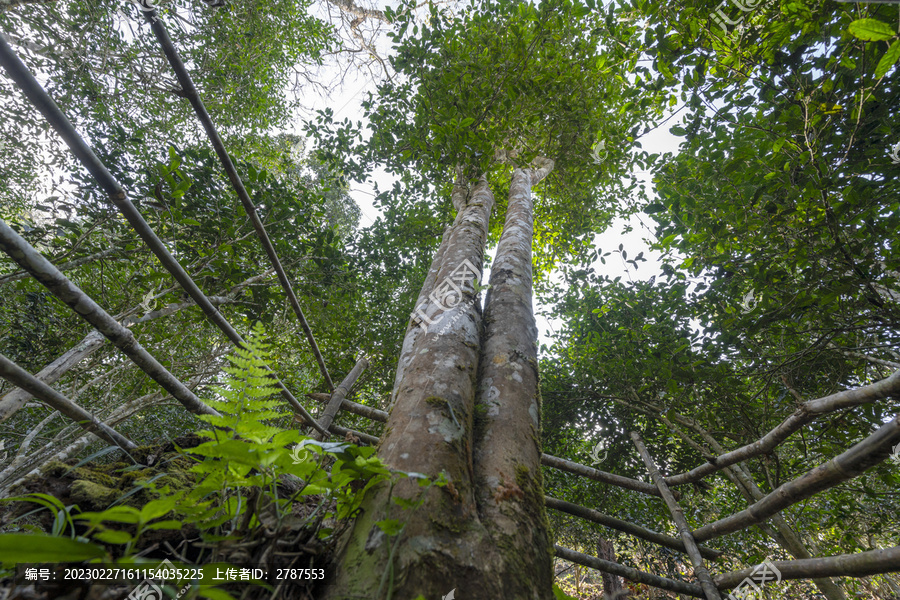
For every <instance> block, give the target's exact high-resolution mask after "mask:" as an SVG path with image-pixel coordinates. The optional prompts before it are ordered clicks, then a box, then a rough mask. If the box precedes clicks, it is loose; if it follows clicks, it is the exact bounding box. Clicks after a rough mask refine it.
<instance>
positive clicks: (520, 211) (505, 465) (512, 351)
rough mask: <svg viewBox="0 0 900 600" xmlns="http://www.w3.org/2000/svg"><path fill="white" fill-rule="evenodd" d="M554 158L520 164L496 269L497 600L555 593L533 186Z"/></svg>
mask: <svg viewBox="0 0 900 600" xmlns="http://www.w3.org/2000/svg"><path fill="white" fill-rule="evenodd" d="M552 168H553V163H552V162H551V161H548V162H547V164H545V165H544V166H543V167H542V168H540V169H516V170H515V171H514V172H513V177H512V182H511V184H510V189H509V204H508V206H507V209H506V224H505V226H504V228H503V235H502V236H501V238H500V245H499V246H498V248H497V257H496V260H495V261H494V264H493V265H492V267H491V287H490V289H489V290H488V296H487V301H486V302H485V313H484V343H483V350H482V359H481V361H480V362H481V370H480V373H479V378H478V396H477V399H476V411H477V413H476V414H477V417H476V423H477V426H476V441H475V443H476V446H475V460H474V463H475V481H476V501H477V504H478V516H479V518H480V519H481V522H482V523H483V524H484V525H485V527H487V529H488V531H489V532H490V535H491V539H492V540H493V542H494V544H495V545H496V546H497V548H498V549H500V553H499V556H498V557H497V558H498V560H499V561H500V563H501V564H500V565H499V566H498V567H495V569H494V574H495V577H496V579H497V581H498V582H499V583H500V584H501V585H502V593H500V594H496V595H491V596H483V597H491V598H504V599H509V598H523V599H524V598H544V597H552V587H553V567H552V562H553V546H552V544H551V543H550V539H549V537H548V529H549V527H548V523H547V516H546V512H545V509H544V489H543V483H542V477H541V425H540V417H541V398H540V390H539V376H538V364H537V326H536V325H535V321H534V311H533V309H532V302H531V295H532V294H531V292H532V285H531V279H532V277H531V244H532V238H533V231H534V216H533V207H532V201H531V186H532V185H533V184H534V183H537V182H538V181H540V180H541V179H543V178H544V177H545V176H546V175H547V173H549V172H550V169H552Z"/></svg>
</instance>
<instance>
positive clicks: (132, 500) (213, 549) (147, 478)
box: [0, 435, 336, 600]
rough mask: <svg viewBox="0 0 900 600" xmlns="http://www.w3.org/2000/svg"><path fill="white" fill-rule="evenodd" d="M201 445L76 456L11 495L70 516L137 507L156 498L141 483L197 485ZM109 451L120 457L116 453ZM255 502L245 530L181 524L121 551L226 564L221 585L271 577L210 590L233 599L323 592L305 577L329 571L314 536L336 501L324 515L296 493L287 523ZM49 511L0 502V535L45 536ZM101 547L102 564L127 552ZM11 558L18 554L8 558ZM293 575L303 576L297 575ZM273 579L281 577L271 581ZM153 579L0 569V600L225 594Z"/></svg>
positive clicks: (236, 523) (284, 488)
mask: <svg viewBox="0 0 900 600" xmlns="http://www.w3.org/2000/svg"><path fill="white" fill-rule="evenodd" d="M203 441H206V440H204V439H202V438H200V437H197V436H193V435H189V436H185V437H181V438H177V439H175V440H173V441H170V442H164V443H160V444H156V445H150V446H144V447H141V448H139V449H138V450H137V451H135V452H132V454H131V456H132V458H134V459H135V461H136V463H137V464H136V463H134V462H131V461H128V462H125V461H124V460H120V459H116V458H113V457H112V456H111V455H110V456H109V457H102V458H96V459H94V460H92V461H90V462H87V463H85V461H80V462H79V461H77V460H76V459H70V460H67V461H65V462H58V461H57V462H50V463H48V464H46V465H44V467H43V468H42V469H41V472H40V474H37V475H31V476H30V477H28V478H27V479H26V480H24V481H23V482H22V483H20V484H19V485H18V486H17V487H16V488H14V489H13V493H12V495H13V496H15V497H22V496H25V495H28V494H48V495H50V496H53V497H54V498H56V499H58V500H59V501H60V502H61V503H62V505H63V506H66V507H68V506H73V505H75V506H77V507H78V509H77V510H73V511H72V514H73V515H77V514H78V513H79V512H85V511H104V510H107V509H108V508H109V507H110V506H131V507H134V508H138V509H139V508H140V507H142V506H143V505H145V504H146V503H147V502H148V501H150V500H153V499H155V498H157V497H159V494H158V493H156V492H154V491H151V490H150V489H148V488H147V487H146V486H147V484H148V482H150V483H152V484H153V485H154V486H155V487H157V488H159V487H162V486H168V487H169V488H170V489H171V490H173V491H175V490H179V489H183V488H185V486H191V485H193V484H194V483H195V482H194V477H195V476H194V474H193V473H192V472H190V468H191V466H192V465H193V464H195V461H194V459H192V458H191V455H190V452H189V450H190V448H192V447H194V446H197V445H199V444H200V443H202V442H203ZM179 448H180V449H181V451H179ZM115 454H117V455H122V453H121V452H118V451H117V452H116V453H115ZM122 458H124V457H122ZM104 459H105V460H104ZM82 463H84V464H82ZM148 465H149V466H148ZM283 484H284V485H279V486H278V488H279V490H278V492H279V496H280V497H283V498H286V497H291V496H292V494H294V493H295V492H296V486H297V484H296V483H293V484H292V482H290V481H283ZM246 492H247V494H246V495H245V497H244V498H242V501H243V502H247V503H252V502H253V500H254V498H258V497H259V495H254V492H253V490H252V489H247V490H246ZM255 506H256V512H257V514H258V515H259V516H258V519H254V522H253V523H252V524H251V523H247V522H246V520H244V519H240V520H239V519H235V520H233V521H231V522H226V523H223V524H222V525H220V526H219V527H218V528H217V529H207V530H205V531H200V530H199V529H198V528H197V527H196V526H195V525H194V524H192V523H189V522H187V521H185V522H182V523H180V527H179V528H177V529H156V530H148V531H145V532H143V533H142V534H141V535H140V536H139V538H138V539H137V541H136V542H135V543H134V545H133V547H132V548H130V552H128V554H129V556H132V557H138V558H142V559H149V560H156V561H162V560H169V561H171V562H172V563H175V564H177V565H178V566H179V567H181V566H182V565H185V566H188V567H190V566H192V565H210V564H211V563H216V564H219V563H228V565H231V566H234V567H236V568H238V571H236V573H235V578H234V579H231V578H228V579H227V581H233V580H235V579H241V578H242V575H243V574H242V573H241V572H240V569H242V568H249V569H262V570H263V571H264V572H266V574H267V576H268V581H269V582H270V586H268V587H264V586H260V585H254V584H252V583H240V582H238V583H221V582H219V583H218V584H216V586H215V587H216V588H218V589H219V590H223V591H227V592H229V593H230V594H231V595H232V597H234V598H241V599H242V600H249V599H252V598H273V597H276V598H279V599H285V600H288V599H290V600H293V599H296V600H307V599H311V598H315V597H316V595H317V589H316V588H317V586H318V587H320V586H321V579H322V578H324V576H322V577H316V579H311V577H310V576H311V575H312V574H315V575H319V574H324V573H325V572H326V568H327V564H328V562H329V556H330V555H332V554H333V551H334V547H333V546H334V544H333V543H330V542H323V541H321V540H320V539H319V537H318V535H317V534H318V532H319V531H320V529H321V528H322V527H323V525H333V523H329V522H328V520H327V519H323V517H322V515H324V514H325V512H327V510H333V502H332V503H331V506H330V507H329V505H328V504H327V503H326V504H325V506H324V508H325V510H323V497H322V496H317V495H308V496H298V497H297V500H296V501H295V502H292V503H291V505H290V511H289V514H288V515H287V517H286V518H285V515H284V511H282V514H281V517H280V518H277V519H275V518H274V517H272V515H271V511H268V513H269V514H267V511H266V510H265V507H264V506H262V507H261V506H260V504H259V502H257V503H256V505H255ZM56 513H57V511H53V510H50V509H47V508H42V507H41V506H40V505H39V504H35V503H32V502H11V503H4V504H2V505H0V532H2V533H28V532H44V533H50V532H51V531H53V529H54V522H55V521H56V520H57V519H61V518H64V517H61V516H58V515H57V514H56ZM245 514H246V513H245ZM323 521H324V523H323ZM105 525H106V526H107V527H108V529H112V530H116V531H128V532H129V533H130V534H134V533H135V526H134V525H127V524H108V523H105ZM58 527H59V525H57V528H58ZM74 527H75V530H74V533H73V531H72V529H71V528H65V529H64V530H63V531H62V532H61V533H62V536H63V537H70V536H71V535H73V534H74V535H84V534H85V533H87V526H86V525H84V524H82V523H80V522H79V521H78V520H77V519H76V520H75V521H74ZM90 537H93V536H90ZM334 537H336V536H332V538H331V539H334ZM94 541H96V540H94ZM105 547H106V549H107V551H108V553H109V558H111V559H114V560H115V559H121V558H122V557H123V556H124V555H125V549H126V547H127V546H126V545H122V544H113V543H106V544H105ZM12 556H15V553H14V552H13V553H12ZM64 561H65V558H58V559H56V560H55V561H54V563H62V562H64ZM44 566H48V565H44ZM69 566H70V567H71V566H72V565H69ZM80 566H85V565H84V564H82V565H80ZM223 567H224V565H223ZM300 569H307V571H303V572H301V571H300ZM309 570H312V571H309ZM288 573H293V574H295V575H297V574H299V573H302V576H300V577H293V578H291V577H287V576H286V575H287V574H288ZM223 574H224V568H223ZM277 574H281V575H283V576H282V577H280V578H278V580H277V581H276V579H275V577H276V575H277ZM4 576H5V577H4ZM20 576H21V574H20ZM63 576H64V573H63V570H62V568H61V566H60V569H59V571H58V572H57V577H58V578H59V579H62V578H63ZM211 577H212V576H211V575H210V572H209V571H207V572H206V573H204V575H203V581H204V582H206V581H212V578H211ZM157 583H158V582H154V581H137V582H129V583H123V584H114V583H99V582H97V581H96V580H78V581H62V580H58V581H55V582H41V581H38V582H34V581H24V580H22V579H20V578H17V577H14V576H13V574H12V573H10V572H9V571H3V570H0V600H12V599H13V598H15V599H20V598H21V599H23V600H45V599H51V598H63V599H66V600H123V599H125V598H133V599H135V600H164V599H165V598H177V600H190V599H192V598H199V597H208V598H212V599H213V600H218V599H224V598H226V596H223V595H217V594H216V591H217V590H216V589H212V590H210V589H209V586H203V587H202V588H201V586H199V585H197V583H196V582H195V583H194V584H191V583H190V582H189V581H188V582H186V583H185V582H180V583H174V582H170V583H168V585H167V584H165V583H162V584H159V585H157ZM161 586H162V587H161ZM163 588H166V589H163Z"/></svg>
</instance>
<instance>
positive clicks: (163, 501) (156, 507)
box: [141, 496, 178, 523]
mask: <svg viewBox="0 0 900 600" xmlns="http://www.w3.org/2000/svg"><path fill="white" fill-rule="evenodd" d="M177 502H178V497H177V496H163V497H162V498H159V499H158V500H151V501H150V502H148V503H147V504H145V505H144V506H143V507H142V508H141V520H142V521H144V522H145V523H146V522H149V521H152V520H153V519H158V518H159V517H162V516H164V515H166V514H168V513H169V512H170V511H171V510H172V509H173V508H175V504H176V503H177Z"/></svg>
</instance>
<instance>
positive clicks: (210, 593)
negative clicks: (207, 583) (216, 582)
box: [197, 587, 234, 600]
mask: <svg viewBox="0 0 900 600" xmlns="http://www.w3.org/2000/svg"><path fill="white" fill-rule="evenodd" d="M197 593H198V594H199V595H200V597H201V598H209V599H210V600H234V596H232V595H231V594H229V593H228V592H226V591H225V590H220V589H219V588H204V587H201V588H200V590H199V591H198V592H197Z"/></svg>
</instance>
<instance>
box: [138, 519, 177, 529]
mask: <svg viewBox="0 0 900 600" xmlns="http://www.w3.org/2000/svg"><path fill="white" fill-rule="evenodd" d="M181 526H182V525H181V521H175V520H168V521H158V522H156V523H152V524H150V525H147V527H146V528H145V529H176V530H177V529H181Z"/></svg>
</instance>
